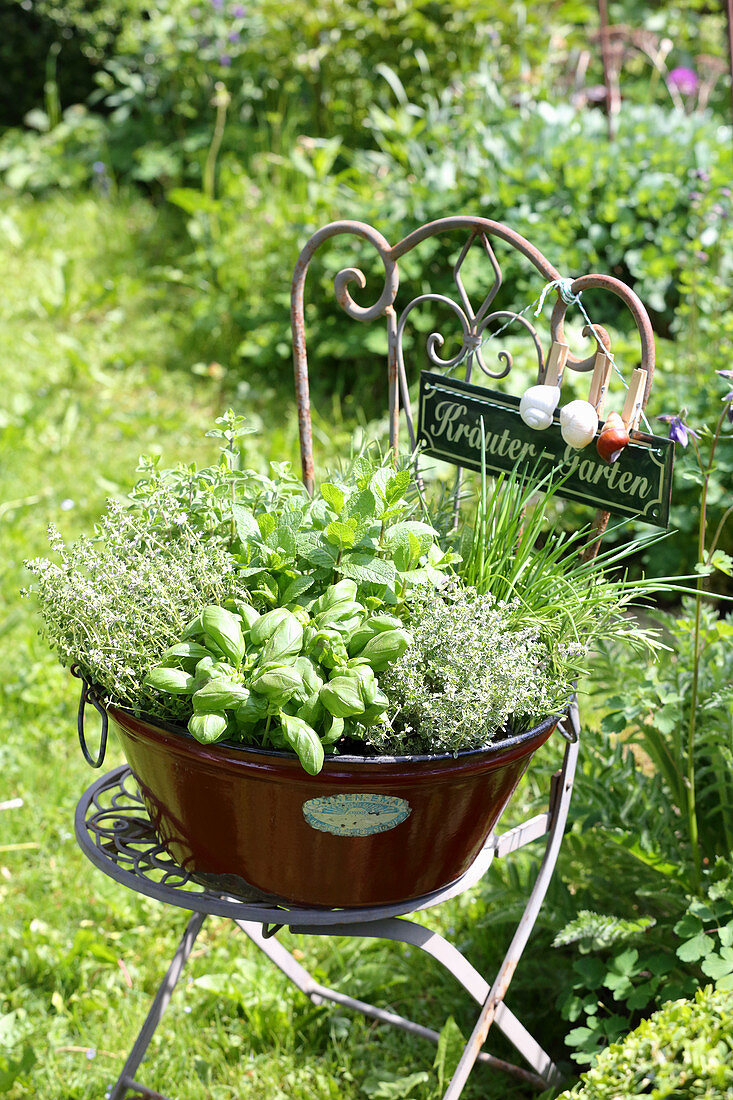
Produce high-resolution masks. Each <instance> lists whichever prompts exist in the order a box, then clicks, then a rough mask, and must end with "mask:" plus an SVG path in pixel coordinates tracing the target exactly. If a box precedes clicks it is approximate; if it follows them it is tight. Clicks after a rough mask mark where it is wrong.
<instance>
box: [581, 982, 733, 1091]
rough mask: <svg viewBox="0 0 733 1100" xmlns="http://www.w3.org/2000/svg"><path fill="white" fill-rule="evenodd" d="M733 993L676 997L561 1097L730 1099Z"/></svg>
mask: <svg viewBox="0 0 733 1100" xmlns="http://www.w3.org/2000/svg"><path fill="white" fill-rule="evenodd" d="M731 1013H733V993H731V992H730V991H728V992H717V993H716V992H713V991H712V990H711V989H709V988H708V989H704V990H702V989H701V990H699V991H698V993H697V994H696V995H695V998H694V1000H692V1001H674V1002H672V1003H671V1004H668V1005H666V1006H665V1008H663V1009H661V1010H660V1011H659V1012H656V1013H655V1014H654V1015H653V1016H651V1017H650V1018H649V1019H648V1020H645V1021H644V1022H643V1023H642V1024H640V1026H639V1027H638V1028H637V1029H636V1031H634V1032H632V1033H631V1035H629V1036H628V1037H627V1038H626V1039H624V1040H623V1041H622V1042H620V1043H617V1044H614V1045H613V1046H612V1047H611V1048H610V1049H609V1050H608V1051H606V1052H605V1053H604V1054H603V1055H601V1057H600V1058H599V1059H598V1062H597V1063H596V1065H595V1066H594V1067H593V1069H591V1070H589V1071H588V1072H587V1073H586V1074H584V1075H583V1077H582V1079H581V1081H580V1083H579V1084H578V1085H576V1086H575V1088H573V1089H570V1091H569V1092H564V1093H562V1097H561V1098H560V1100H571V1098H575V1100H620V1098H621V1097H625V1098H626V1097H634V1096H640V1095H643V1096H648V1097H650V1100H662V1097H671V1096H679V1097H685V1098H688V1097H689V1098H692V1097H695V1098H699V1100H727V1098H728V1097H730V1096H731V1094H733V1039H732V1038H731V1030H730V1021H731Z"/></svg>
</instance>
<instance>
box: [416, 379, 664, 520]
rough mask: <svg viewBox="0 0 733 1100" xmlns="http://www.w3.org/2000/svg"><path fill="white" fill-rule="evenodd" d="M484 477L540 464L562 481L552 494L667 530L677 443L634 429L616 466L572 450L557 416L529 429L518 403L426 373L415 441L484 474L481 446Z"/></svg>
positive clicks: (587, 451)
mask: <svg viewBox="0 0 733 1100" xmlns="http://www.w3.org/2000/svg"><path fill="white" fill-rule="evenodd" d="M482 421H483V440H484V455H485V465H486V470H487V471H488V473H500V472H501V471H506V470H512V469H513V468H514V467H515V466H516V465H518V464H519V465H527V466H528V467H531V468H533V469H534V467H535V466H536V467H537V474H538V476H540V477H542V476H544V475H546V474H548V473H549V472H550V471H554V472H556V473H557V474H560V475H562V476H563V477H564V480H563V482H562V485H561V486H560V487H559V489H558V490H557V495H558V496H560V497H566V498H567V499H569V500H578V501H582V502H584V503H586V504H592V505H594V506H595V507H597V508H602V509H603V510H604V511H606V512H614V513H615V514H617V515H620V516H632V517H633V518H635V519H640V520H643V521H644V522H645V523H651V524H653V525H654V526H655V527H667V525H668V523H669V503H670V497H671V493H672V463H673V461H674V445H673V443H672V441H671V440H669V439H662V438H661V437H660V436H656V435H646V434H645V433H643V432H635V433H634V438H633V441H632V442H631V443H629V444H628V446H626V447H625V448H624V449H623V451H622V452H621V455H620V456H619V458H618V459H617V460H616V462H614V463H613V464H611V465H609V464H608V463H607V462H604V461H603V459H602V458H600V457H599V456H598V454H597V452H596V449H595V446H594V445H593V444H592V443H591V444H589V445H588V446H587V447H584V448H583V449H582V450H580V451H577V450H575V449H574V448H573V447H569V446H568V445H567V444H566V443H565V440H564V439H563V438H562V435H561V434H560V422H559V419H558V416H557V415H555V417H554V418H553V422H552V424H551V425H550V426H549V427H548V428H545V429H543V430H542V431H535V430H534V429H533V428H530V427H528V425H527V424H525V423H524V421H523V420H522V418H521V417H520V415H519V398H518V397H514V396H513V395H512V394H505V393H496V392H495V391H493V390H486V389H483V388H482V387H481V386H474V385H471V384H470V383H468V382H460V381H458V380H457V379H452V378H445V377H444V376H443V375H441V374H432V373H430V372H428V371H423V372H422V374H421V375H420V405H419V412H418V429H417V442H418V446H419V447H420V448H421V449H422V451H423V453H424V454H427V455H432V456H433V457H435V458H440V459H442V460H443V461H444V462H451V463H453V464H454V465H456V466H465V467H467V468H468V469H471V470H480V469H481V441H482V429H481V422H482Z"/></svg>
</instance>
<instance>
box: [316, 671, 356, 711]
mask: <svg viewBox="0 0 733 1100" xmlns="http://www.w3.org/2000/svg"><path fill="white" fill-rule="evenodd" d="M318 696H319V699H320V700H321V703H322V704H323V706H324V707H325V708H326V710H327V711H328V712H329V714H332V715H333V716H334V718H350V717H351V716H352V715H354V714H362V713H363V711H364V700H363V698H362V692H361V684H360V681H359V679H358V677H356V676H355V675H353V674H351V675H338V676H334V678H333V680H330V681H329V682H328V683H327V684H324V685H323V687H322V688H321V690H320V692H319V693H318Z"/></svg>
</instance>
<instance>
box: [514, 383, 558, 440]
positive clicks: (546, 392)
mask: <svg viewBox="0 0 733 1100" xmlns="http://www.w3.org/2000/svg"><path fill="white" fill-rule="evenodd" d="M559 401H560V388H559V386H530V387H529V389H528V390H527V392H526V393H525V394H523V395H522V400H521V401H520V402H519V415H520V416H521V418H522V420H523V421H524V423H525V424H526V425H527V426H528V427H530V428H534V429H535V430H536V431H540V429H542V428H549V426H550V424H552V414H553V413H554V411H555V409H556V408H557V406H558V403H559Z"/></svg>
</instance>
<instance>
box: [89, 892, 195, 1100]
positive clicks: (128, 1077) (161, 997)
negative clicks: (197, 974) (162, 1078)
mask: <svg viewBox="0 0 733 1100" xmlns="http://www.w3.org/2000/svg"><path fill="white" fill-rule="evenodd" d="M205 920H206V913H194V914H193V916H192V917H191V919H190V921H189V922H188V924H187V926H186V930H185V932H184V933H183V936H182V937H181V942H180V943H179V944H178V947H177V948H176V953H175V955H174V956H173V958H172V960H171V964H170V966H169V967H168V970H167V972H166V975H165V977H164V978H163V981H162V982H161V983H160V986H159V987H158V992H157V993H156V994H155V997H154V999H153V1003H152V1004H151V1006H150V1009H149V1011H148V1014H147V1016H146V1017H145V1023H144V1024H143V1026H142V1027H141V1028H140V1032H139V1034H138V1037H137V1039H136V1040H135V1042H134V1044H133V1047H132V1050H131V1051H130V1053H129V1055H128V1058H127V1061H126V1062H125V1064H124V1066H123V1067H122V1073H121V1074H120V1076H119V1077H118V1078H117V1081H116V1082H115V1084H114V1085H113V1086H112V1089H111V1091H110V1092H109V1096H108V1100H124V1097H125V1094H126V1093H127V1092H129V1091H131V1090H132V1089H136V1090H137V1091H138V1094H141V1095H143V1096H149V1097H158V1093H155V1092H152V1091H151V1090H150V1089H146V1088H145V1087H144V1086H142V1085H139V1084H138V1083H137V1081H135V1080H134V1077H135V1072H136V1070H137V1068H138V1066H139V1065H140V1063H141V1062H142V1060H143V1058H144V1057H145V1051H146V1050H147V1049H148V1044H149V1043H150V1040H151V1039H152V1038H153V1035H154V1034H155V1029H156V1028H157V1026H158V1024H159V1023H160V1021H161V1019H162V1016H163V1013H164V1012H165V1010H166V1008H167V1007H168V1003H169V1001H170V999H171V996H172V995H173V990H174V989H175V987H176V985H177V983H178V979H179V978H180V976H181V973H182V971H183V968H184V966H185V965H186V961H187V960H188V956H189V955H190V954H191V951H192V949H193V945H194V943H195V942H196V937H197V936H198V934H199V932H200V931H201V927H202V925H203V923H204V921H205ZM161 1100H165V1098H164V1097H161Z"/></svg>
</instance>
